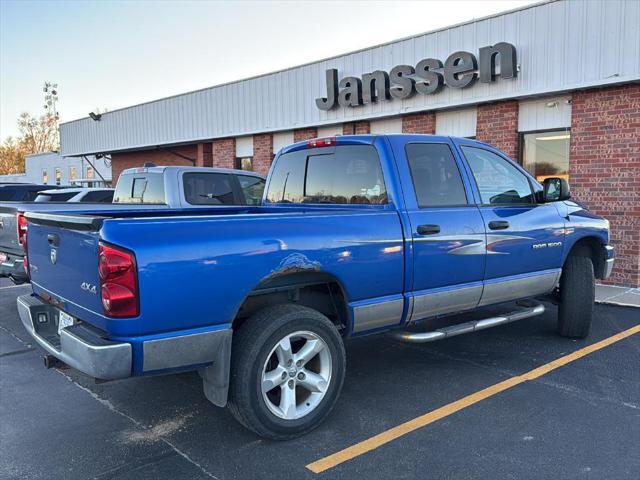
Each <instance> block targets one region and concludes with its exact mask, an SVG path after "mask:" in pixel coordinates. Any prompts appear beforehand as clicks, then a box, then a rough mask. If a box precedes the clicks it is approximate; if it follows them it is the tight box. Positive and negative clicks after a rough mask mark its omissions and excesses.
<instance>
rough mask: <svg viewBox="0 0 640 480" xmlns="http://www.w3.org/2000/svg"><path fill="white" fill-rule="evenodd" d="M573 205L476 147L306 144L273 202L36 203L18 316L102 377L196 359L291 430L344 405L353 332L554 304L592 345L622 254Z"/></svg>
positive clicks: (215, 385) (454, 324)
mask: <svg viewBox="0 0 640 480" xmlns="http://www.w3.org/2000/svg"><path fill="white" fill-rule="evenodd" d="M569 198H570V194H569V190H568V185H567V182H566V181H565V180H564V179H561V178H549V179H546V180H545V182H544V184H540V183H538V182H537V181H536V180H535V179H534V178H533V177H532V176H531V175H530V174H529V173H527V172H526V171H525V170H523V169H522V168H521V167H520V166H519V165H518V164H516V163H514V162H513V161H511V160H510V159H509V158H507V156H506V155H505V154H504V153H502V152H500V151H499V150H497V149H495V148H493V147H491V146H490V145H487V144H484V143H481V142H477V141H474V140H469V139H463V138H450V137H440V136H428V135H364V136H359V135H354V136H340V137H337V138H333V137H332V138H322V139H315V140H311V141H308V142H299V143H296V144H294V145H291V146H288V147H286V148H284V149H282V150H281V151H280V152H278V154H277V156H276V158H275V160H274V162H273V165H272V167H271V171H270V173H269V177H268V179H267V186H266V190H265V193H264V197H263V201H262V204H261V205H256V206H233V207H232V206H229V207H227V206H221V207H218V208H216V209H210V210H207V209H203V210H200V211H186V212H180V211H175V210H173V211H170V210H156V211H139V212H136V211H132V210H128V211H126V212H119V211H117V210H114V211H112V212H111V211H105V210H102V211H98V212H91V211H86V212H83V213H82V214H80V213H78V212H75V213H74V214H50V213H43V212H33V213H27V214H26V217H27V219H28V230H27V237H26V243H27V253H28V265H29V269H30V276H31V281H32V285H33V294H31V295H24V296H21V297H19V298H18V310H19V313H20V317H21V319H22V322H23V323H24V325H25V327H26V328H27V330H28V331H29V332H30V333H31V335H33V337H34V338H35V340H36V341H37V342H38V343H39V344H40V345H41V346H42V347H43V348H44V349H45V350H46V351H47V352H48V353H49V355H50V357H48V358H49V359H53V363H55V362H56V361H59V362H64V363H66V364H68V365H70V366H72V367H74V368H76V369H78V370H81V371H83V372H85V373H86V374H88V375H91V376H93V377H96V378H100V379H120V378H126V377H131V376H139V375H156V374H165V373H171V372H178V371H185V370H198V371H199V372H200V375H201V377H202V380H203V386H204V394H205V395H206V397H207V398H208V399H209V400H210V401H211V402H212V403H214V404H215V405H218V406H225V405H227V406H228V407H229V408H230V410H231V412H232V413H233V415H234V416H235V417H236V418H237V419H238V420H239V421H240V423H242V424H243V425H244V426H246V427H247V428H249V429H251V430H253V431H254V432H256V433H258V434H259V435H261V436H265V437H268V438H274V439H285V438H291V437H294V436H297V435H301V434H303V433H305V432H307V431H309V430H311V429H312V428H314V427H315V426H317V425H318V424H319V423H320V422H321V421H322V419H323V418H325V417H326V416H327V415H328V414H329V412H330V411H331V409H332V407H333V406H334V404H335V402H336V400H337V398H338V395H339V392H340V390H341V388H342V383H343V379H344V376H345V350H344V344H343V342H344V340H345V339H346V338H348V337H351V336H359V335H366V334H371V333H378V332H385V331H390V332H391V334H393V335H395V336H396V337H397V338H398V339H401V340H405V341H409V342H427V341H432V340H437V339H441V338H447V337H451V336H453V335H459V334H462V333H468V332H473V331H477V330H481V329H484V328H489V327H493V326H496V325H501V324H504V323H507V322H511V321H515V320H519V319H522V318H528V317H532V316H534V315H539V314H540V313H542V312H543V311H544V309H545V305H544V304H542V303H540V302H539V301H537V300H535V298H536V297H540V296H547V298H549V299H552V300H553V301H554V302H555V303H556V304H557V305H558V331H559V333H560V334H561V335H563V336H568V337H585V336H586V335H587V334H588V332H589V327H590V325H591V317H592V309H593V301H594V278H606V277H607V276H608V275H609V274H610V272H611V269H612V267H613V258H614V254H613V248H612V247H611V246H609V244H608V241H609V224H608V222H607V221H606V220H603V219H602V218H600V217H598V216H596V215H594V214H592V213H590V212H589V211H587V210H586V209H585V208H583V207H582V206H580V205H579V204H577V203H575V202H573V201H571V200H570V199H569ZM460 312H467V313H465V316H467V317H468V316H469V315H471V316H472V317H473V318H471V319H468V318H467V319H466V320H464V321H461V320H460V318H462V317H460V316H459V315H458V316H456V315H454V314H458V313H460ZM496 312H497V313H496ZM45 358H47V357H45ZM47 363H49V364H52V362H51V361H49V362H47Z"/></svg>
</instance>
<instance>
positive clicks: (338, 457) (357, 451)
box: [307, 325, 640, 473]
mask: <svg viewBox="0 0 640 480" xmlns="http://www.w3.org/2000/svg"><path fill="white" fill-rule="evenodd" d="M638 332H640V325H636V326H635V327H632V328H630V329H628V330H625V331H623V332H620V333H618V334H616V335H613V336H612V337H609V338H605V339H604V340H601V341H599V342H596V343H593V344H591V345H589V346H587V347H584V348H581V349H580V350H577V351H575V352H573V353H570V354H569V355H565V356H564V357H560V358H558V359H557V360H554V361H553V362H549V363H547V364H545V365H542V366H541V367H538V368H534V369H533V370H531V371H529V372H527V373H525V374H523V375H519V376H517V377H511V378H508V379H507V380H504V381H502V382H500V383H496V384H495V385H492V386H490V387H487V388H485V389H483V390H480V391H478V392H475V393H472V394H471V395H467V396H466V397H463V398H461V399H460V400H456V401H455V402H452V403H449V404H447V405H444V406H442V407H440V408H437V409H436V410H433V411H431V412H428V413H426V414H424V415H421V416H419V417H416V418H414V419H413V420H409V421H408V422H405V423H402V424H400V425H398V426H396V427H393V428H391V429H389V430H386V431H384V432H382V433H379V434H377V435H375V436H373V437H370V438H368V439H366V440H363V441H362V442H359V443H356V444H355V445H352V446H350V447H347V448H345V449H344V450H340V451H339V452H336V453H334V454H332V455H329V456H328V457H325V458H321V459H320V460H316V461H315V462H313V463H310V464H309V465H307V468H308V469H309V470H311V471H312V472H314V473H322V472H324V471H326V470H329V469H330V468H333V467H335V466H337V465H340V464H341V463H344V462H346V461H348V460H351V459H353V458H355V457H358V456H360V455H363V454H365V453H367V452H370V451H371V450H374V449H376V448H378V447H381V446H382V445H384V444H386V443H389V442H391V441H392V440H395V439H397V438H400V437H402V436H404V435H406V434H408V433H411V432H413V431H414V430H417V429H419V428H422V427H424V426H426V425H429V424H430V423H433V422H436V421H438V420H440V419H442V418H444V417H448V416H449V415H452V414H454V413H456V412H458V411H460V410H462V409H463V408H466V407H468V406H470V405H473V404H475V403H478V402H480V401H482V400H484V399H486V398H489V397H492V396H493V395H496V394H498V393H500V392H504V391H505V390H508V389H509V388H511V387H515V386H516V385H519V384H521V383H524V382H526V381H527V380H534V379H536V378H539V377H541V376H543V375H545V374H547V373H549V372H551V371H553V370H555V369H556V368H560V367H562V366H564V365H567V364H568V363H571V362H574V361H576V360H578V359H580V358H582V357H584V356H585V355H589V354H590V353H593V352H595V351H597V350H600V349H602V348H605V347H608V346H609V345H611V344H613V343H616V342H619V341H620V340H623V339H625V338H627V337H630V336H631V335H634V334H636V333H638Z"/></svg>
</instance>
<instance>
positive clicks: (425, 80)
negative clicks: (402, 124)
mask: <svg viewBox="0 0 640 480" xmlns="http://www.w3.org/2000/svg"><path fill="white" fill-rule="evenodd" d="M498 56H499V59H500V64H499V65H500V76H501V77H502V78H516V77H517V75H518V65H517V56H516V47H514V46H513V45H512V44H510V43H506V42H500V43H496V44H495V45H491V46H487V47H482V48H480V50H479V55H478V57H479V61H478V59H477V58H476V57H475V55H473V54H472V53H470V52H455V53H452V54H451V55H449V57H448V58H447V59H446V60H445V62H444V64H443V63H442V61H440V60H438V59H437V58H425V59H423V60H420V61H419V62H418V63H417V64H416V66H415V67H413V66H411V65H397V66H395V67H393V68H392V69H391V71H389V72H385V71H384V70H376V71H374V72H371V73H365V74H364V75H362V78H358V77H344V78H342V79H340V80H338V70H337V69H335V68H331V69H329V70H327V71H326V88H327V95H326V97H321V98H316V106H317V107H318V108H319V109H320V110H331V109H332V108H335V107H337V106H338V105H339V106H341V107H358V106H360V105H365V104H367V103H373V102H377V101H379V100H391V99H392V98H398V99H403V98H409V97H411V96H412V95H414V94H416V93H420V94H424V95H430V94H434V93H437V92H439V91H440V90H442V88H443V87H444V86H445V85H446V86H448V87H450V88H466V87H470V86H471V85H473V84H474V83H475V81H476V80H478V79H479V80H480V82H482V83H491V82H494V81H495V80H496V77H497V75H498V74H497V72H496V70H497V68H496V59H497V58H498Z"/></svg>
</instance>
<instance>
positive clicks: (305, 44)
mask: <svg viewBox="0 0 640 480" xmlns="http://www.w3.org/2000/svg"><path fill="white" fill-rule="evenodd" d="M531 3H535V2H533V1H531V0H515V1H512V0H500V1H496V0H488V1H481V0H469V1H463V0H459V1H452V0H449V1H401V0H398V1H375V0H368V1H349V0H340V1H330V0H326V1H302V0H301V1H293V0H292V1H269V0H264V1H222V0H217V1H216V0H197V1H187V0H185V1H176V0H155V1H151V0H130V1H119V0H75V1H56V0H47V1H29V0H0V140H3V139H4V138H5V137H7V136H9V135H15V134H16V133H17V127H16V119H17V118H18V116H19V115H20V113H21V112H29V113H30V114H32V115H41V114H42V113H44V109H43V105H44V99H43V95H44V94H43V92H42V87H43V84H44V82H45V81H50V82H55V83H57V84H58V85H59V87H58V90H59V102H58V111H59V113H60V120H61V121H62V122H65V121H69V120H74V119H76V118H81V117H86V116H87V115H88V113H89V112H91V111H96V109H99V110H100V111H104V110H105V109H107V110H115V109H117V108H121V107H126V106H129V105H135V104H138V103H142V102H146V101H150V100H155V99H158V98H162V97H166V96H170V95H175V94H179V93H185V92H188V91H191V90H197V89H200V88H206V87H211V86H213V85H217V84H220V83H225V82H228V81H232V80H238V79H242V78H246V77H250V76H254V75H258V74H262V73H268V72H272V71H276V70H280V69H283V68H288V67H292V66H295V65H300V64H303V63H308V62H312V61H315V60H320V59H322V58H326V57H330V56H334V55H338V54H341V53H346V52H350V51H353V50H357V49H360V48H364V47H369V46H373V45H376V44H379V43H384V42H388V41H391V40H395V39H398V38H402V37H406V36H409V35H413V34H418V33H423V32H427V31H430V30H433V29H436V28H441V27H446V26H449V25H453V24H455V23H460V22H464V21H467V20H472V19H474V18H479V17H484V16H487V15H491V14H494V13H497V12H501V11H506V10H511V9H513V8H518V7H522V6H524V5H527V4H531Z"/></svg>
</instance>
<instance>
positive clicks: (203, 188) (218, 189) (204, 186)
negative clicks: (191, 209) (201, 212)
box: [182, 173, 238, 205]
mask: <svg viewBox="0 0 640 480" xmlns="http://www.w3.org/2000/svg"><path fill="white" fill-rule="evenodd" d="M182 181H183V185H184V187H183V188H184V198H185V200H186V201H187V203H190V204H191V205H237V204H238V202H237V201H236V198H235V195H234V192H233V186H232V184H231V179H230V177H229V175H227V174H226V173H185V174H184V175H183V177H182Z"/></svg>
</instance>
